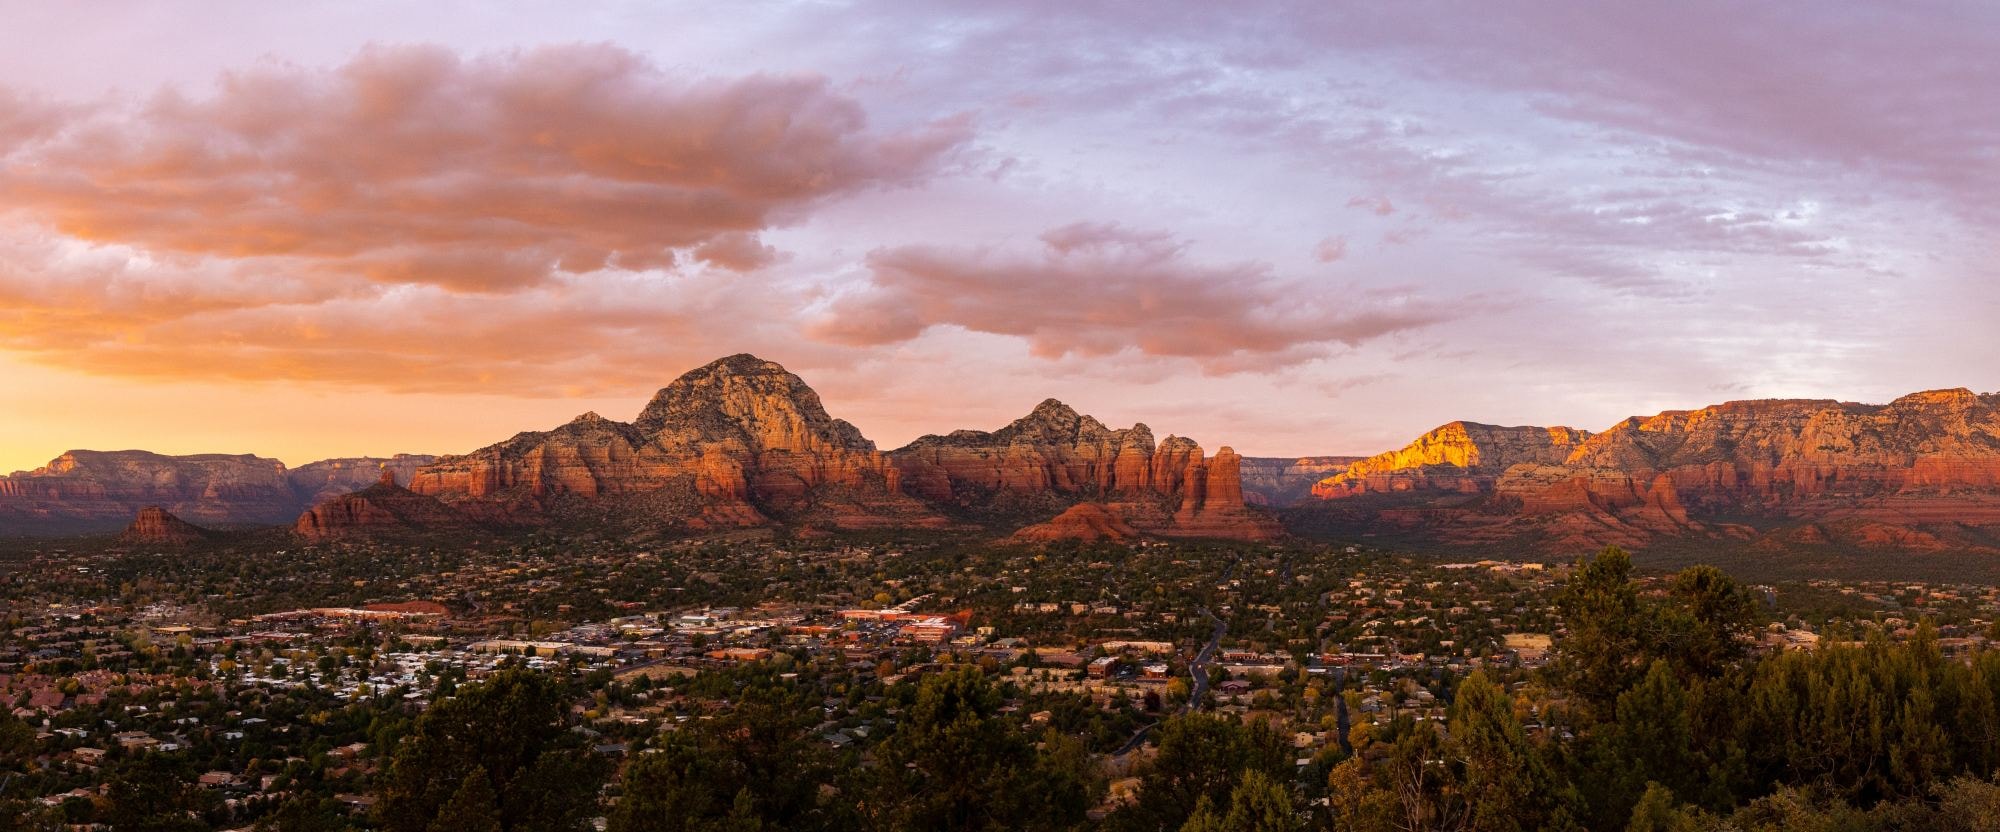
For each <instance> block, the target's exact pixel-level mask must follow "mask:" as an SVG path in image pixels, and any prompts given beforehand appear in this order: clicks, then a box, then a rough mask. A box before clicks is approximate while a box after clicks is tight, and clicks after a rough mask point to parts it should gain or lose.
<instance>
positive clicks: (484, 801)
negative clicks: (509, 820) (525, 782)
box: [429, 766, 500, 832]
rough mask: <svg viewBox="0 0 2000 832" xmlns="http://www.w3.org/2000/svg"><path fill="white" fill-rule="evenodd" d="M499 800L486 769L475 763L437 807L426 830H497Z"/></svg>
mask: <svg viewBox="0 0 2000 832" xmlns="http://www.w3.org/2000/svg"><path fill="white" fill-rule="evenodd" d="M499 803H500V799H499V798H498V797H497V796H495V795H494V794H493V783H492V782H491V781H489V780H488V779H487V776H486V769H484V768H481V767H477V766H475V767H473V769H472V770H471V771H469V772H466V775H465V779H463V780H460V781H459V783H458V790H457V791H454V792H452V794H451V799H450V800H446V801H445V803H444V805H443V806H442V807H440V808H439V809H438V815H437V819H436V820H433V821H431V825H430V830H429V832H500V806H499Z"/></svg>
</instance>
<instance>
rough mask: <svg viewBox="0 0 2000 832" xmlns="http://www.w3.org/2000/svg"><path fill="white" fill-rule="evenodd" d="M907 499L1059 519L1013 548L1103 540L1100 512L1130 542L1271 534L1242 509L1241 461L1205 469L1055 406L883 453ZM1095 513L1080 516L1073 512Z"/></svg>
mask: <svg viewBox="0 0 2000 832" xmlns="http://www.w3.org/2000/svg"><path fill="white" fill-rule="evenodd" d="M889 458H890V460H891V461H892V462H893V464H894V465H895V467H896V469H897V471H898V472H900V479H901V482H902V484H903V487H904V488H905V489H906V490H907V491H908V492H909V493H911V494H914V495H917V496H920V497H923V498H924V499H926V500H929V501H931V502H933V503H937V504H940V505H943V506H947V507H949V508H950V509H953V510H956V511H960V512H965V513H968V514H971V515H973V516H975V517H983V518H988V519H992V520H1004V519H1006V518H1009V517H1020V516H1024V515H1030V516H1031V515H1035V514H1040V515H1042V516H1047V515H1048V513H1049V512H1051V511H1061V513H1060V514H1058V515H1057V516H1056V518H1055V519H1052V520H1050V521H1047V522H1045V523H1040V524H1036V525H1034V526H1032V527H1030V530H1029V531H1027V532H1025V535H1024V536H1023V537H1022V538H1021V539H1052V538H1057V537H1061V536H1063V535H1065V534H1075V535H1077V536H1078V537H1079V538H1080V539H1105V538H1104V534H1105V533H1106V532H1105V529H1104V528H1102V526H1101V524H1100V523H1097V522H1095V521H1097V520H1100V519H1101V517H1100V514H1099V512H1100V510H1101V511H1102V513H1106V514H1108V515H1110V516H1113V517H1116V518H1117V519H1119V520H1120V521H1121V523H1122V524H1124V525H1125V526H1129V527H1131V528H1132V529H1133V530H1134V531H1135V532H1137V533H1142V534H1152V535H1159V536H1182V537H1219V538H1232V539H1243V540H1267V539H1271V538H1273V537H1276V536H1277V535H1278V534H1279V533H1280V529H1279V527H1278V526H1277V524H1276V523H1275V522H1274V521H1273V520H1271V519H1270V517H1269V516H1268V515H1266V514H1264V513H1262V512H1260V511H1257V510H1254V509H1250V508H1249V507H1248V506H1246V504H1245V502H1244V497H1243V486H1242V480H1241V459H1242V458H1241V457H1239V456H1237V455H1236V453H1235V452H1234V451H1230V450H1229V449H1227V448H1225V449H1223V453H1221V454H1218V455H1217V458H1216V459H1215V460H1213V461H1210V460H1206V459H1204V457H1203V454H1202V450H1201V446H1199V445H1196V444H1195V443H1194V442H1193V441H1192V440H1188V439H1185V438H1182V437H1177V436H1169V437H1167V438H1166V439H1164V440H1161V441H1160V442H1158V443H1157V444H1156V443H1155V442H1154V441H1153V432H1152V429H1151V428H1148V427H1147V426H1146V425H1144V424H1136V425H1133V426H1132V427H1129V428H1123V429H1115V430H1114V429H1112V428H1108V427H1106V426H1105V425H1104V424H1103V423H1102V422H1099V421H1098V420H1096V419H1093V418H1091V417H1089V416H1086V415H1083V414H1080V413H1078V412H1077V411H1076V410H1075V409H1074V408H1071V407H1070V406H1069V405H1066V404H1063V403H1062V402H1059V401H1056V400H1055V399H1049V400H1047V401H1044V402H1042V403H1041V404H1039V405H1036V406H1035V409H1034V410H1033V411H1031V412H1030V413H1029V414H1028V415H1026V416H1024V417H1021V418H1020V419H1017V420H1015V421H1014V422H1013V423H1011V424H1009V425H1007V426H1006V427H1003V428H1001V429H999V430H996V431H992V432H987V431H974V430H961V431H955V432H953V433H950V434H946V435H942V436H935V435H934V436H925V437H923V438H921V439H918V440H917V441H915V442H912V443H910V444H909V445H907V446H904V447H902V448H899V449H897V450H895V451H892V452H890V454H889ZM1082 504H1090V505H1093V506H1096V507H1097V508H1092V509H1082V510H1081V511H1082V513H1081V514H1076V515H1073V514H1071V512H1072V511H1076V510H1077V509H1076V508H1075V507H1076V506H1078V505H1082Z"/></svg>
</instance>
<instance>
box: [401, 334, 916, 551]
mask: <svg viewBox="0 0 2000 832" xmlns="http://www.w3.org/2000/svg"><path fill="white" fill-rule="evenodd" d="M410 487H411V490H413V491H415V492H417V493H420V494H425V495H428V496H431V497H435V498H437V499H439V500H441V501H443V502H445V503H447V504H450V505H453V506H456V507H458V508H460V509H462V510H464V511H466V512H468V513H470V514H473V515H475V516H480V517H484V518H487V519H492V520H498V521H511V522H540V521H542V520H546V519H549V518H551V517H556V516H561V515H563V514H565V513H573V512H579V511H581V512H602V511H612V512H614V513H619V514H622V515H624V516H627V517H632V516H640V515H643V516H645V519H650V520H654V521H657V522H660V523H663V524H669V525H679V526H685V527H689V528H695V529H711V528H722V527H731V526H751V525H758V524H762V523H766V522H770V521H772V520H795V521H800V522H808V523H810V524H812V525H820V526H831V527H836V528H863V527H876V526H880V525H882V524H883V523H884V522H885V521H884V518H893V522H894V523H896V524H908V525H933V526H936V525H942V524H943V522H944V520H943V518H942V517H939V516H937V515H936V514H935V513H933V512H931V511H930V510H929V509H928V508H927V507H926V506H924V505H923V504H922V503H920V502H918V501H916V500H913V499H911V498H910V497H908V496H906V495H904V494H903V493H902V491H901V490H900V488H899V483H898V473H897V471H896V469H895V468H894V466H892V465H890V463H889V461H888V459H887V458H886V457H885V456H884V455H883V454H882V453H880V452H879V451H877V450H876V449H875V445H874V443H872V442H869V441H868V440H867V439H866V438H864V437H863V436H862V435H861V432H860V431H859V430H856V429H855V428H854V426H853V425H850V424H848V423H847V422H844V421H841V420H839V419H835V418H833V417H831V416H829V415H828V414H827V412H826V409H825V407H824V406H822V405H821V404H820V400H819V396H818V394H816V393H814V392H813V390H812V388H810V387H807V386H806V384H805V382H804V381H803V380H801V379H800V378H799V377H798V376H795V375H793V374H791V373H790V372H788V371H786V370H785V368H783V367H781V366H779V365H777V364H775V363H772V362H769V361H764V360H762V359H759V358H757V357H755V356H751V355H736V356H730V357H728V358H724V359H721V360H719V361H716V362H714V363H711V364H709V365H707V366H704V367H701V368H698V369H696V370H693V371H690V372H689V373H687V374H686V375H683V376H681V377H680V378H679V379H676V380H675V381H674V382H673V383H672V384H669V385H668V386H667V387H666V388H664V389H662V390H661V391H660V392H659V393H658V394H657V395H655V396H654V397H653V399H652V401H651V402H650V403H648V404H647V405H646V407H645V409H643V410H642V411H640V413H639V416H638V418H637V419H635V420H633V421H632V422H631V423H625V422H618V421H614V420H611V419H606V418H604V417H602V416H599V415H597V414H595V413H586V414H584V415H582V416H580V417H577V418H576V419H575V420H574V421H571V422H570V423H569V424H566V425H563V426H562V427H559V428H556V429H554V430H550V431H541V432H531V433H523V434H519V435H517V436H515V437H514V438H512V439H509V440H507V441H506V442H502V443H499V444H496V445H491V446H488V447H485V448H481V449H479V450H477V451H474V452H472V453H470V454H465V455H463V456H455V457H445V458H443V459H440V460H438V461H437V462H435V463H433V464H431V465H427V466H424V467H422V468H420V469H418V470H417V472H416V473H415V476H414V477H413V479H412V480H411V485H410Z"/></svg>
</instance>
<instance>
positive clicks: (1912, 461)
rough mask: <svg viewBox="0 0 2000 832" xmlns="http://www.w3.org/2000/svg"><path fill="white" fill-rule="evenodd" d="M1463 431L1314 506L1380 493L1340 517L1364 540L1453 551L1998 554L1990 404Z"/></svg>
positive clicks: (1992, 399) (1318, 490) (1994, 418)
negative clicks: (1599, 548)
mask: <svg viewBox="0 0 2000 832" xmlns="http://www.w3.org/2000/svg"><path fill="white" fill-rule="evenodd" d="M1467 427H1478V428H1482V429H1480V430H1460V429H1458V428H1457V427H1456V426H1447V427H1446V428H1444V429H1440V430H1439V431H1436V432H1433V434H1431V435H1427V436H1426V437H1424V438H1423V439H1420V440H1419V441H1418V442H1417V443H1414V444H1412V445H1411V446H1410V447H1409V448H1405V449H1404V450H1402V451H1398V452H1395V453H1392V454H1384V455H1381V456H1378V457H1373V458H1371V459H1370V460H1367V461H1365V462H1363V463H1357V464H1356V465H1355V466H1354V467H1352V468H1350V469H1349V470H1348V471H1347V472H1345V473H1343V474H1340V475H1338V476H1335V477H1330V478H1328V479H1327V480H1324V481H1322V482H1321V483H1320V484H1319V485H1317V486H1315V488H1314V494H1315V495H1316V496H1319V497H1321V498H1323V499H1326V500H1329V501H1332V502H1333V503H1338V502H1340V501H1342V500H1348V499H1353V498H1357V497H1363V496H1369V495H1374V497H1373V499H1371V500H1360V501H1358V502H1357V509H1355V510H1347V511H1345V512H1344V513H1343V514H1342V516H1343V518H1344V522H1348V524H1349V525H1351V526H1353V527H1355V528H1357V529H1374V530H1383V529H1393V530H1398V531H1406V532H1412V533H1419V534H1426V535H1430V536H1434V537H1437V538H1439V539H1443V540H1447V541H1459V542H1500V541H1508V540H1516V541H1518V540H1523V539H1531V538H1533V539H1543V540H1555V541H1561V542H1571V543H1576V544H1579V545H1590V544H1598V543H1610V542H1615V543H1622V544H1626V545H1644V544H1646V543H1648V542H1652V541H1657V540H1660V539H1663V538H1668V537H1686V536H1690V535H1692V536H1698V537H1709V538H1728V539H1747V538H1760V539H1761V540H1762V542H1761V543H1760V545H1764V546H1767V547H1770V546H1781V545H1843V546H1850V547H1862V548H1867V547H1888V548H1911V547H1914V548H1918V549H1922V548H1932V547H1944V548H1949V547H1954V546H1955V547H1957V548H1962V549H1987V548H1992V547H1993V546H1994V545H1995V544H1996V543H2000V395H1984V396H1982V395H1978V394H1975V393H1973V392H1971V391H1969V390H1963V389H1958V390H1937V391H1929V392H1923V393H1915V394H1912V395H1909V396H1904V397H1902V398H1900V399H1897V400H1895V401H1893V402H1891V403H1889V404H1886V405H1866V404H1854V403H1848V402H1837V401H1831V400H1808V399H1800V400H1764V401H1744V402H1730V403H1726V404H1720V405H1715V406H1712V407H1705V408H1701V409H1698V410H1681V411H1667V412H1664V413H1660V414H1657V415H1654V416H1650V417H1633V418H1631V419H1627V420H1625V421H1623V422H1620V423H1618V424H1617V425H1614V426H1612V427H1611V428H1610V429H1608V430H1605V431H1603V432H1601V433H1597V434H1583V433H1580V432H1576V431H1569V430H1567V429H1547V431H1546V433H1545V434H1544V433H1543V431H1544V429H1541V428H1506V429H1485V428H1484V426H1469V425H1468V426H1467ZM1496 431H1500V433H1496ZM1544 435H1546V436H1547V437H1548V441H1547V442H1543V441H1541V438H1542V437H1543V436H1544ZM1361 506H1366V508H1359V507H1361Z"/></svg>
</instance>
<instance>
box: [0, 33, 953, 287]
mask: <svg viewBox="0 0 2000 832" xmlns="http://www.w3.org/2000/svg"><path fill="white" fill-rule="evenodd" d="M36 112H37V111H35V110H32V109H29V108H28V105H25V104H23V103H22V101H21V100H20V99H18V98H17V97H7V98H0V136H3V135H6V134H14V135H16V138H15V139H14V141H13V149H12V150H11V151H10V152H8V153H7V155H6V157H5V164H4V165H0V200H4V205H5V209H4V210H5V211H6V212H7V213H9V214H12V215H14V216H15V217H17V218H18V219H24V220H27V221H30V222H37V223H42V224H46V225H49V226H52V227H54V228H56V229H58V230H60V231H61V232H63V233H64V234H68V235H70V236H73V237H76V238H79V239H84V240H91V241H96V242H108V243H118V244H123V245H128V246H133V247H136V248H140V249H144V250H147V251H152V252H176V253H182V254H197V255H209V256H217V257H229V258H241V257H287V258H297V259H299V260H301V261H305V262H307V263H308V264H309V265H308V268H309V269H316V270H323V271H326V272H330V273H333V274H336V275H345V276H359V277H365V278H367V279H370V280H374V281H377V282H381V283H390V284H401V283H428V284H434V285H440V286H446V287H450V288H453V289H455V290H460V291H506V290H509V289H510V288H513V287H519V286H523V285H528V284H532V283H534V282H537V281H539V280H543V279H546V278H547V277H548V276H549V275H550V274H552V273H554V272H558V271H561V272H571V273H579V272H587V271H592V270H596V269H600V268H604V267H606V266H615V267H620V268H628V269H629V268H641V269H643V268H654V267H660V266H665V265H670V264H671V263H673V262H674V260H675V251H676V250H677V249H688V248H699V247H704V246H706V247H708V248H707V251H708V253H709V257H707V258H703V259H710V260H711V261H712V262H721V261H727V262H728V263H729V264H734V265H738V266H740V265H744V264H747V263H750V262H751V261H753V260H757V259H758V257H759V256H761V255H759V253H758V252H757V251H756V250H755V249H753V248H752V244H747V243H746V242H745V241H746V240H747V239H748V238H747V237H746V235H752V234H754V233H755V232H757V231H759V230H761V229H764V228H768V227H771V226H773V225H777V224H783V223H786V222H791V221H796V220H797V219H798V218H799V217H800V216H801V215H803V214H804V213H805V212H806V211H808V210H810V208H811V207H812V206H813V205H814V204H815V203H818V202H820V201H822V200H825V199H829V198H832V197H836V196H839V195H843V194H849V193H854V192H857V191H862V190H866V189H870V188H879V187H886V186H895V185H903V184H909V183H912V182H915V181H918V180H920V179H922V178H924V177H925V176H927V175H929V174H930V173H932V172H933V171H935V170H936V169H937V168H938V166H939V165H940V164H941V163H942V162H943V160H944V159H945V158H946V157H947V156H948V155H949V154H950V153H952V152H953V151H954V150H955V149H956V148H958V147H959V146H961V145H962V144H963V143H964V142H965V141H966V139H967V138H968V136H969V128H968V126H967V124H966V123H965V122H964V121H963V120H951V119H947V120H945V121H940V122H936V123H932V124H928V125H924V126H920V127H918V128H915V129H912V130H908V131H903V132H895V133H878V132H872V131H870V130H869V129H868V126H867V123H866V118H865V116H864V114H863V112H862V109H861V106H860V105H859V104H858V103H856V102H855V101H854V100H852V99H850V98H846V97H843V96H842V95H840V94H838V93H836V92H834V91H833V90H832V89H831V87H830V86H829V84H828V82H827V81H826V80H824V79H821V78H816V77H777V76H749V77H744V78H736V79H724V80H716V79H698V78H683V77H678V76H674V75H669V74H668V73H666V72H663V71H661V70H659V69H657V68H655V67H654V66H652V65H651V64H649V63H647V62H646V61H645V60H643V59H641V58H640V57H638V56H637V55H634V54H633V53H630V52H627V51H624V50H622V49H619V48H616V47H611V46H588V45H580V46H564V47H548V48H540V49H534V50H527V51H519V52H506V53H497V54H491V55H485V56H481V57H474V58H465V57H461V56H459V55H457V54H456V53H453V52H451V51H449V50H445V49H442V48H437V47H420V46H412V47H372V48H369V49H367V50H365V51H363V52H362V53H361V54H360V55H359V56H357V57H356V58H354V59H353V60H352V61H350V62H349V63H347V64H346V65H344V66H341V67H339V68H337V69H334V70H329V71H317V70H305V69H298V68H292V67H284V66H264V67H259V68H257V69H254V70H247V71H241V72H234V73H230V74H227V75H225V76H224V77H223V78H222V80H221V81H220V82H219V83H218V85H217V86H216V89H215V90H214V92H213V93H212V94H211V95H208V96H206V97H189V96H187V95H185V94H182V93H180V92H177V91H173V90H168V91H164V92H161V93H159V94H157V95H155V96H153V97H152V98H150V99H148V100H146V101H144V102H141V103H139V104H136V105H132V106H125V107H116V106H104V107H97V108H93V109H91V110H88V111H85V112H80V113H76V114H74V115H72V116H71V117H70V118H69V120H68V121H66V122H61V129H43V130H41V131H39V132H36V131H26V132H24V131H22V130H21V129H19V128H16V127H10V125H13V124H14V123H15V122H17V121H30V122H33V123H40V121H41V119H42V117H41V116H37V115H35V113H36ZM496 252H505V253H504V254H498V253H496Z"/></svg>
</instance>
